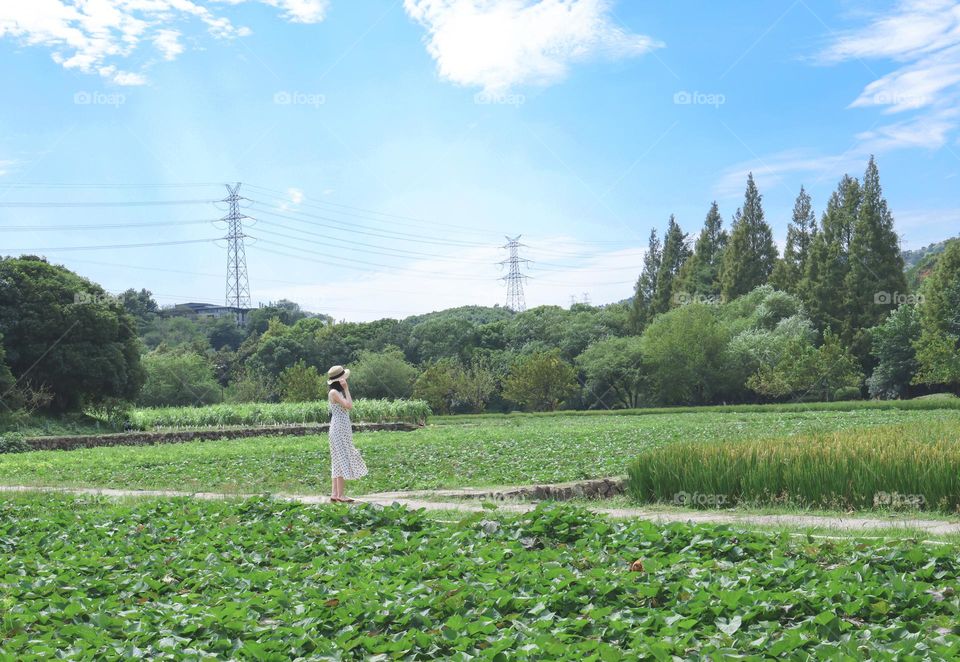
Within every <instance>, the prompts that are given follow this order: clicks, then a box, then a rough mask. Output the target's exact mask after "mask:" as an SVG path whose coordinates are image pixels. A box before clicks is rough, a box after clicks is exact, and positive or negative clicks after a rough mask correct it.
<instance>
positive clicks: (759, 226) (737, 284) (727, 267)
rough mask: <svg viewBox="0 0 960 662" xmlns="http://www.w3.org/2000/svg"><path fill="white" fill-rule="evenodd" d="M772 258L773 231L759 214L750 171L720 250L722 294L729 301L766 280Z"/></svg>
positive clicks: (774, 251) (760, 207)
mask: <svg viewBox="0 0 960 662" xmlns="http://www.w3.org/2000/svg"><path fill="white" fill-rule="evenodd" d="M776 260H777V247H776V245H774V243H773V232H772V231H771V230H770V226H769V225H767V222H766V221H765V220H764V218H763V205H762V201H761V195H760V192H759V191H758V190H757V185H756V184H755V183H754V181H753V173H750V174H749V175H748V176H747V190H746V192H745V193H744V198H743V207H741V208H740V209H737V212H736V214H734V217H733V225H732V228H731V231H730V241H729V244H728V245H727V248H726V250H725V251H724V253H723V273H722V275H721V279H720V282H721V292H722V294H723V296H724V298H725V299H726V300H727V301H729V300H731V299H734V298H736V297H738V296H740V295H741V294H746V293H747V292H749V291H750V290H752V289H753V288H755V287H757V286H758V285H763V284H764V283H766V282H767V279H768V278H769V277H770V273H771V272H772V271H773V266H774V264H775V263H776Z"/></svg>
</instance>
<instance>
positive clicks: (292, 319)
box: [246, 299, 333, 333]
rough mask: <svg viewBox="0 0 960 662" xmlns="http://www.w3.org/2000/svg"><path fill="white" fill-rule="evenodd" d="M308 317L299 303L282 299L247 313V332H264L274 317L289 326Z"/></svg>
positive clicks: (327, 318) (330, 320)
mask: <svg viewBox="0 0 960 662" xmlns="http://www.w3.org/2000/svg"><path fill="white" fill-rule="evenodd" d="M306 317H307V313H305V312H304V311H303V310H302V309H301V308H300V306H299V304H296V303H294V302H293V301H287V300H286V299H281V300H280V301H277V302H276V303H272V304H270V305H268V306H261V307H259V308H254V309H253V310H251V311H250V312H249V313H247V324H246V330H247V333H263V332H264V331H266V330H267V326H268V325H269V324H270V320H272V319H273V318H277V319H279V320H280V321H281V322H283V323H284V324H285V325H287V326H293V325H294V324H296V323H297V322H299V321H300V320H302V319H304V318H306ZM332 321H333V320H332V319H331V318H329V317H326V316H324V322H326V323H331V322H332Z"/></svg>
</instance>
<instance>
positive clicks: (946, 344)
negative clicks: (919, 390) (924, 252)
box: [915, 240, 960, 391]
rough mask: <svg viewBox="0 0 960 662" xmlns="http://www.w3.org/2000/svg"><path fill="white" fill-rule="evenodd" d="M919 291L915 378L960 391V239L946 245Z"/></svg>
mask: <svg viewBox="0 0 960 662" xmlns="http://www.w3.org/2000/svg"><path fill="white" fill-rule="evenodd" d="M922 293H923V297H924V302H923V306H922V307H921V313H920V329H921V333H920V338H919V339H918V340H917V344H916V347H917V360H918V361H919V363H920V370H919V372H918V374H917V376H916V378H915V381H916V382H918V383H921V384H942V385H944V386H948V387H951V388H953V389H954V390H956V391H960V240H954V241H951V242H949V243H948V244H947V247H946V249H945V250H944V252H943V254H942V255H941V256H940V260H939V261H938V262H937V266H936V268H935V269H934V271H933V273H932V274H931V275H930V277H929V278H927V280H926V281H925V282H924V285H923V290H922Z"/></svg>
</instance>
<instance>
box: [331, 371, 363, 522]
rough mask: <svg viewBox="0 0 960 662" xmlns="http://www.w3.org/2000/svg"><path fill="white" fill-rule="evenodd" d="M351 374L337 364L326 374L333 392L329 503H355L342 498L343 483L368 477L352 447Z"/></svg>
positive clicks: (358, 455) (361, 459) (360, 459)
mask: <svg viewBox="0 0 960 662" xmlns="http://www.w3.org/2000/svg"><path fill="white" fill-rule="evenodd" d="M349 377H350V371H349V370H348V369H346V368H344V367H343V366H342V365H335V366H333V367H332V368H330V369H329V370H328V371H327V385H328V386H329V387H330V392H329V393H328V394H327V400H328V401H329V402H330V434H329V437H330V476H331V478H332V479H333V489H332V494H331V496H330V501H334V502H337V503H353V499H347V498H344V496H343V481H344V480H356V479H357V478H363V477H364V476H366V475H367V465H366V464H364V463H363V458H362V457H361V456H360V452H359V451H358V450H357V449H356V448H355V447H354V445H353V427H352V426H351V424H350V414H349V413H348V412H349V411H350V410H351V409H353V398H352V397H351V396H350V385H349V384H347V379H348V378H349Z"/></svg>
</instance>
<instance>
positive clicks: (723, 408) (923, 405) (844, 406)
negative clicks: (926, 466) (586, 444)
mask: <svg viewBox="0 0 960 662" xmlns="http://www.w3.org/2000/svg"><path fill="white" fill-rule="evenodd" d="M891 409H898V410H905V411H917V410H932V409H960V398H958V397H957V396H955V395H953V394H952V393H935V394H933V395H925V396H921V397H918V398H914V399H912V400H846V401H838V402H782V403H773V404H743V405H709V406H696V407H644V408H639V409H586V410H576V411H573V410H560V411H546V412H521V411H515V412H510V413H509V414H456V415H452V416H434V417H432V418H431V419H430V420H431V422H432V423H434V424H436V425H445V424H449V425H458V424H460V423H464V422H467V421H475V422H476V421H485V420H497V419H500V418H503V417H504V416H506V417H509V418H526V417H531V418H552V417H557V416H559V417H562V418H566V417H569V416H650V415H661V414H688V413H700V414H704V413H718V414H750V413H756V414H771V413H797V412H820V411H824V412H830V411H834V412H836V411H864V410H891Z"/></svg>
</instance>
